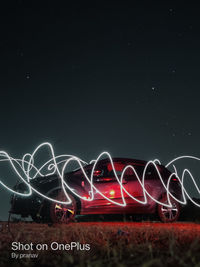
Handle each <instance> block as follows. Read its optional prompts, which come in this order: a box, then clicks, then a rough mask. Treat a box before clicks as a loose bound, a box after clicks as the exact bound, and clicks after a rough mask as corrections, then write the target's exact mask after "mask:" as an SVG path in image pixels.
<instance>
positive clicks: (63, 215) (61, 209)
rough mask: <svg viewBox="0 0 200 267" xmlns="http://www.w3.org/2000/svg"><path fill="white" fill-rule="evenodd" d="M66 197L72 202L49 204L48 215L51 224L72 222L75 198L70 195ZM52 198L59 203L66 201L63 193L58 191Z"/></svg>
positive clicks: (74, 211) (74, 214)
mask: <svg viewBox="0 0 200 267" xmlns="http://www.w3.org/2000/svg"><path fill="white" fill-rule="evenodd" d="M68 195H69V198H70V199H71V200H72V202H71V203H70V204H60V203H56V202H51V204H50V212H49V215H50V219H51V221H52V222H53V223H69V222H70V221H74V219H75V216H76V211H77V204H76V200H75V198H74V197H73V196H72V195H71V194H68ZM54 198H56V199H57V200H60V201H67V198H66V196H65V194H64V192H63V191H58V192H57V194H56V196H55V197H54Z"/></svg>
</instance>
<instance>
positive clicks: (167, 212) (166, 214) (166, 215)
mask: <svg viewBox="0 0 200 267" xmlns="http://www.w3.org/2000/svg"><path fill="white" fill-rule="evenodd" d="M170 200H171V203H172V207H171V208H168V207H166V206H163V205H158V216H159V218H160V220H161V221H162V222H165V223H170V222H175V221H177V220H178V218H179V215H180V209H181V206H180V204H179V203H178V202H177V201H175V200H174V199H173V198H170ZM159 201H160V202H162V203H166V204H167V203H168V201H167V196H166V195H165V196H163V197H162V198H161V199H160V200H159Z"/></svg>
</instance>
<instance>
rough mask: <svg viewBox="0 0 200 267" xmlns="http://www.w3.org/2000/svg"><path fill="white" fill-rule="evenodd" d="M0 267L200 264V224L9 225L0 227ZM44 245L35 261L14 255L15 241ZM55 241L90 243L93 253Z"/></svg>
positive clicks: (95, 223) (3, 224)
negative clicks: (61, 247) (54, 245)
mask: <svg viewBox="0 0 200 267" xmlns="http://www.w3.org/2000/svg"><path fill="white" fill-rule="evenodd" d="M0 230H1V232H0V252H1V253H0V266H38V264H40V266H106V267H108V266H113V267H114V266H144V267H150V266H173V267H174V266H176V267H178V266H196V267H197V266H200V224H195V223H188V222H186V223H173V224H163V223H154V222H138V223H136V222H89V223H88V222H78V223H71V224H68V225H52V226H48V225H46V224H36V223H30V222H29V223H20V222H19V223H11V225H10V231H8V230H9V229H8V227H7V226H6V223H2V224H1V228H0ZM14 241H16V242H21V243H24V244H25V243H31V242H32V243H33V244H34V245H36V244H38V243H45V244H47V245H48V250H47V251H36V250H33V251H15V253H19V254H29V253H31V254H32V253H37V254H38V256H37V258H35V259H32V258H22V259H12V258H11V253H12V252H13V251H12V250H11V243H12V242H14ZM52 242H58V243H61V244H66V243H70V242H80V243H81V244H86V243H88V244H90V248H91V249H90V250H89V251H81V250H77V249H74V250H72V251H71V250H70V251H69V250H68V251H67V250H58V251H54V250H52V249H51V248H50V245H51V243H52Z"/></svg>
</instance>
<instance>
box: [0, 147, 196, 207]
mask: <svg viewBox="0 0 200 267" xmlns="http://www.w3.org/2000/svg"><path fill="white" fill-rule="evenodd" d="M42 149H48V150H49V152H50V159H48V160H47V161H46V162H45V163H44V164H42V165H41V166H39V167H38V166H36V165H35V159H36V157H37V154H38V153H39V152H40V151H41V150H42ZM48 155H49V153H48ZM105 156H106V157H107V158H108V159H109V161H110V163H111V166H112V169H113V172H114V176H115V178H116V182H117V183H118V184H119V186H120V193H121V200H122V202H120V203H119V202H116V201H115V200H113V199H111V198H109V197H107V196H106V195H105V194H103V193H102V192H101V191H100V190H98V188H96V187H95V184H94V183H93V178H94V171H95V168H96V166H97V164H98V162H99V160H101V158H102V157H105ZM182 159H192V160H196V161H200V158H197V157H193V156H180V157H177V158H174V159H173V160H171V161H170V162H169V163H168V164H166V165H165V167H166V168H168V167H171V168H173V170H174V171H173V172H172V173H171V175H170V177H169V178H168V181H167V184H166V185H165V183H164V181H163V178H162V175H161V173H160V171H159V165H160V161H159V160H158V159H155V160H150V161H148V162H147V163H146V165H145V167H144V171H143V175H142V179H140V178H139V175H138V173H137V171H136V169H135V168H134V167H133V166H132V165H126V166H125V167H124V169H123V171H122V174H121V175H120V176H119V175H117V172H116V169H115V166H114V163H113V159H112V157H111V155H110V154H109V153H108V152H102V153H101V154H100V155H99V156H98V157H97V159H95V160H92V161H90V163H94V165H93V167H92V171H91V174H90V175H87V173H86V172H85V169H84V166H85V165H87V162H85V161H83V160H81V159H80V158H78V157H76V156H74V155H68V154H66V155H65V154H63V155H58V156H56V155H55V153H54V149H53V146H52V145H51V144H50V143H48V142H45V143H42V144H40V145H39V146H38V147H36V149H35V150H34V151H33V153H32V154H30V153H27V154H25V155H24V156H23V157H22V159H15V158H13V157H11V156H10V155H9V154H8V153H6V152H5V151H0V163H1V162H8V163H9V164H10V166H11V168H12V169H13V171H14V172H15V174H16V176H17V177H18V178H19V179H20V180H21V181H22V182H23V183H24V184H25V185H27V189H28V192H27V193H20V192H17V191H15V190H13V189H12V188H10V187H9V186H7V185H6V184H5V183H4V182H2V181H1V179H0V185H2V186H3V187H4V188H5V189H7V190H8V191H9V192H11V193H14V194H16V195H19V196H21V197H30V196H31V195H32V193H33V192H35V193H36V194H38V195H40V196H41V197H43V198H45V199H47V200H49V201H53V202H56V203H60V204H70V203H71V199H70V197H69V195H68V192H69V191H70V192H72V193H73V194H74V195H76V196H77V197H78V198H80V199H83V200H85V201H93V200H94V192H96V193H98V194H99V195H101V196H102V197H103V198H104V199H106V200H108V201H109V202H110V203H113V204H115V205H118V206H122V207H125V206H126V200H125V197H124V194H125V193H126V195H127V196H129V197H130V198H132V199H133V200H134V201H136V202H138V203H140V204H142V205H145V204H147V202H148V200H147V196H148V197H149V198H151V199H152V200H153V201H155V202H156V203H157V204H161V205H163V206H165V207H172V203H171V200H172V199H174V200H175V201H177V202H179V203H180V204H182V205H185V204H187V200H186V197H187V198H188V199H189V200H190V201H191V202H192V203H193V204H194V205H196V206H198V207H200V204H199V203H197V202H195V201H194V200H193V199H192V197H191V196H190V195H189V193H188V191H187V189H186V188H185V187H184V179H185V176H186V175H187V176H188V175H189V177H190V179H191V182H192V183H193V185H194V187H195V188H196V190H197V192H198V194H199V195H200V189H199V187H198V185H197V183H196V181H195V178H194V177H193V175H192V173H191V172H190V170H189V169H184V170H183V172H182V175H181V178H180V177H179V176H178V173H177V169H176V166H175V164H176V163H177V162H178V161H179V160H182ZM72 161H75V162H76V163H77V164H78V165H79V167H80V169H81V171H82V174H83V177H84V178H85V179H86V180H87V181H88V183H89V185H90V190H89V192H88V193H90V198H86V197H85V196H80V195H79V194H78V193H77V192H76V191H74V190H73V189H72V188H71V187H70V186H69V185H68V184H67V182H66V180H64V174H65V173H66V171H67V168H68V165H69V163H70V162H72ZM150 165H151V166H153V167H154V169H155V171H156V172H157V175H158V177H159V179H160V182H161V183H162V186H163V188H164V189H165V191H166V196H167V203H162V202H160V201H159V200H158V199H155V198H154V197H153V196H152V195H151V194H150V193H149V192H148V191H147V189H146V188H145V175H146V172H147V169H148V167H149V166H150ZM128 169H131V170H132V171H133V172H134V174H135V176H136V178H137V180H138V183H139V184H140V186H141V188H142V191H143V196H144V200H143V201H142V200H139V199H137V198H135V197H134V196H133V195H131V194H130V192H128V191H127V190H126V188H125V187H124V185H123V179H124V176H125V174H126V171H127V170H128ZM19 170H20V171H19ZM50 175H57V177H58V179H60V181H61V188H62V190H63V192H64V194H65V196H66V199H67V201H60V200H57V199H54V198H51V197H49V196H48V195H45V194H43V193H41V192H40V191H38V190H37V189H36V188H34V186H33V185H32V184H31V180H33V179H35V178H37V177H47V179H48V176H50ZM174 176H175V177H176V178H177V180H178V182H179V183H180V186H181V192H182V200H180V199H177V198H176V197H175V196H174V195H173V194H172V193H171V192H170V190H169V186H170V182H171V179H172V177H174ZM0 178H1V177H0Z"/></svg>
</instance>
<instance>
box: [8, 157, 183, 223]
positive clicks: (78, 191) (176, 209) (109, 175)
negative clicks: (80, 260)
mask: <svg viewBox="0 0 200 267" xmlns="http://www.w3.org/2000/svg"><path fill="white" fill-rule="evenodd" d="M112 160H113V165H114V169H113V166H112V164H111V161H110V160H109V159H102V160H99V161H98V162H97V163H96V166H95V169H94V170H93V166H94V162H93V163H91V164H88V165H85V166H84V167H83V168H84V171H85V173H86V174H87V175H88V176H90V175H91V172H92V170H93V185H94V187H95V189H94V191H93V194H94V198H93V200H92V201H90V200H91V185H90V183H89V182H88V181H87V179H85V177H84V175H83V171H82V169H81V168H79V169H77V170H74V171H71V172H67V173H65V175H64V180H65V181H66V182H67V184H68V185H69V187H70V188H71V190H69V189H66V191H67V193H68V195H69V197H70V199H71V204H60V203H57V202H56V201H54V202H52V201H49V200H47V199H45V198H43V197H42V196H40V195H38V194H36V193H35V192H34V191H33V193H32V195H30V196H29V197H26V198H24V197H21V196H19V195H17V194H13V195H12V197H11V210H10V213H11V214H12V213H14V214H19V215H21V216H22V217H26V216H29V215H30V216H31V217H32V219H33V220H34V221H36V222H53V223H67V222H69V221H73V220H74V218H75V217H76V215H86V214H156V215H158V217H159V219H160V220H161V221H162V222H173V221H176V220H178V217H179V215H180V210H181V206H180V204H179V202H178V201H176V200H175V199H174V198H171V197H170V200H171V203H172V207H166V206H165V205H162V204H159V203H157V202H158V201H159V202H161V203H167V192H166V188H165V187H164V185H163V183H162V182H161V179H160V178H159V173H160V175H161V177H162V179H163V182H164V184H165V185H166V184H167V182H168V179H169V178H170V176H171V178H170V183H169V192H170V193H171V194H172V195H173V196H174V197H175V198H176V199H178V200H179V199H181V186H180V183H179V179H177V177H176V176H175V175H172V174H171V172H170V171H169V170H168V169H167V168H165V167H164V166H162V165H160V164H158V163H156V164H149V165H148V167H147V168H146V170H145V189H146V191H147V192H148V194H147V203H146V204H144V203H141V202H142V201H144V189H143V187H142V186H141V183H140V182H139V180H140V181H141V180H142V177H143V174H144V169H145V166H146V165H147V162H146V161H142V160H136V159H127V158H113V159H112ZM127 165H130V166H132V167H133V168H134V170H135V171H134V170H133V169H132V168H128V169H127V170H126V171H125V173H124V176H123V180H122V181H121V182H122V185H123V188H124V189H125V190H126V191H124V192H123V193H124V194H123V195H124V199H125V202H126V206H122V203H123V200H122V190H121V186H120V184H119V182H118V181H117V179H116V175H117V177H119V179H120V176H121V174H122V172H123V170H124V168H125V167H126V166H127ZM155 166H156V167H155ZM156 168H157V169H156ZM157 170H158V171H159V173H158V171H157ZM114 172H115V173H114ZM31 185H32V186H33V187H34V188H36V189H37V190H38V191H40V192H41V193H42V194H45V195H46V196H48V197H51V198H54V199H56V200H58V201H66V195H65V194H64V192H63V188H62V186H61V179H60V178H59V177H58V176H57V175H56V174H54V175H51V176H45V177H37V178H35V179H33V180H32V181H31ZM14 189H15V191H18V192H26V191H27V185H26V184H24V183H18V184H17V185H15V187H14ZM99 192H100V193H99ZM77 195H78V196H81V197H78V196H77ZM131 196H133V197H134V198H135V199H133V198H131ZM150 196H151V197H152V198H153V199H152V198H151V197H150ZM154 199H155V200H156V201H155V200H154Z"/></svg>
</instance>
